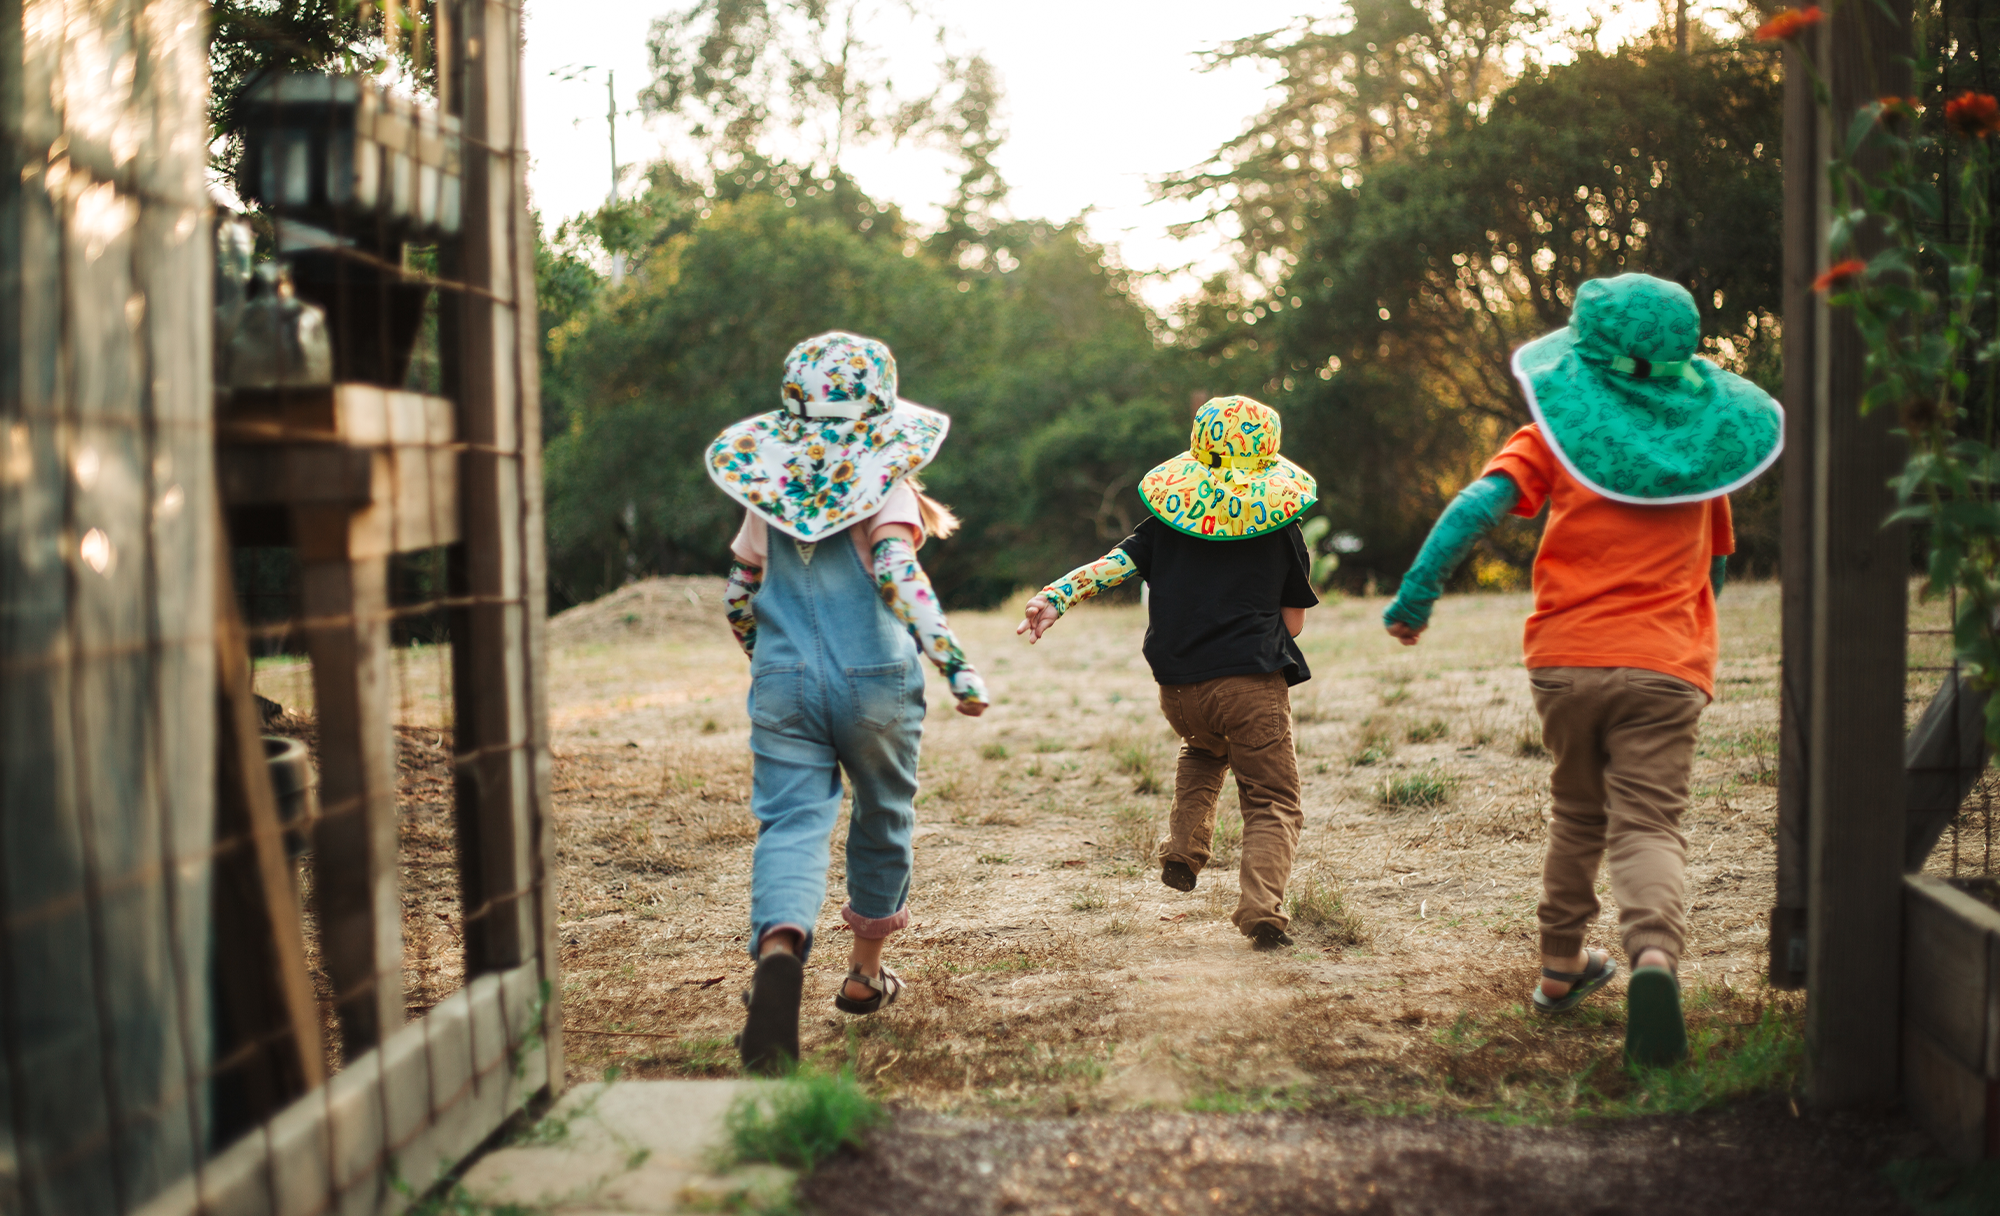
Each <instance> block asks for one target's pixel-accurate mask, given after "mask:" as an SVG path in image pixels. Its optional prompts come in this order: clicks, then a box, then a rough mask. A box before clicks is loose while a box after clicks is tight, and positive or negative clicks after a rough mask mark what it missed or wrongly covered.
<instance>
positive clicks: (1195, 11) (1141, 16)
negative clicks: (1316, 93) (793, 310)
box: [526, 0, 1706, 306]
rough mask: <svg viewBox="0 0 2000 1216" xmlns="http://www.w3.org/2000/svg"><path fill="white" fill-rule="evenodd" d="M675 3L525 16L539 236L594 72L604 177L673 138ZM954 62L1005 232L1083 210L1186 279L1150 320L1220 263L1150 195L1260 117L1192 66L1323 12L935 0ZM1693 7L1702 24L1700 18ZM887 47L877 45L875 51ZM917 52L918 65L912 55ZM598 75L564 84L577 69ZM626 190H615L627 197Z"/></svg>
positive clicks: (1187, 2)
mask: <svg viewBox="0 0 2000 1216" xmlns="http://www.w3.org/2000/svg"><path fill="white" fill-rule="evenodd" d="M676 7H680V3H678V2H677V0H568V2H567V3H558V2H557V0H530V3H529V4H528V7H527V50H526V55H527V60H526V69H527V70H526V77H527V80H526V84H527V106H528V110H527V125H528V147H529V149H530V151H531V153H532V154H533V157H534V161H533V167H532V169H531V170H530V179H529V180H530V186H531V189H532V191H533V194H534V197H535V201H536V204H537V205H538V206H539V207H540V208H541V211H542V216H543V219H544V221H545V222H546V223H549V224H551V225H553V224H554V223H556V222H558V221H560V220H561V219H563V218H566V217H568V216H571V215H574V214H576V213H577V212H580V211H587V210H591V209H593V208H595V207H597V206H598V205H599V204H600V203H601V202H602V201H603V199H604V197H605V194H606V192H607V190H608V189H609V187H610V179H611V169H610V153H609V150H608V140H607V131H606V125H605V110H606V108H607V98H606V95H605V71H606V70H609V71H611V72H614V73H615V74H616V83H617V96H618V106H619V108H620V110H621V111H625V113H623V114H622V115H621V117H620V119H619V123H618V160H619V162H620V163H621V164H623V165H628V166H630V165H638V164H644V163H645V162H646V161H648V160H651V159H653V158H654V157H655V156H657V155H658V154H659V152H660V151H661V149H662V147H663V146H665V145H664V141H665V140H666V139H668V138H670V137H671V135H672V132H671V131H670V130H668V129H667V128H666V124H663V123H648V122H647V120H645V119H644V118H643V117H641V116H640V115H638V114H637V113H633V112H632V111H634V110H635V109H636V105H637V103H636V97H637V94H638V92H639V90H640V89H641V88H642V87H643V86H644V85H645V84H646V82H647V81H648V79H649V72H648V67H647V62H646V35H647V31H648V29H649V28H650V26H651V23H652V19H653V18H654V17H655V16H657V15H659V14H660V13H662V12H665V11H667V10H668V9H671V8H676ZM930 7H931V9H932V11H933V12H935V13H936V14H937V15H938V16H939V17H940V18H942V19H943V20H944V21H945V22H946V24H948V25H949V26H950V27H951V28H952V29H953V31H954V32H955V34H956V40H955V44H956V46H957V47H958V48H960V49H963V50H973V49H976V50H979V51H982V52H984V53H985V55H986V57H987V58H988V60H989V61H991V62H992V63H993V64H994V66H995V67H996V68H997V69H998V70H999V72H1000V74H1001V78H1002V84H1003V87H1004V90H1005V99H1006V100H1005V106H1006V109H1005V127H1006V131H1007V142H1006V144H1005V146H1004V147H1003V148H1002V149H1001V153H1000V156H999V164H1000V168H1001V172H1002V174H1003V175H1004V176H1005V177H1006V179H1007V182H1008V184H1009V185H1010V186H1011V187H1012V193H1011V194H1010V196H1009V198H1008V203H1007V208H1008V210H1009V211H1010V212H1011V213H1012V214H1013V215H1015V216H1017V217H1022V218H1029V217H1041V218H1049V219H1056V220H1066V219H1070V218H1073V217H1075V216H1077V215H1080V214H1083V213H1084V212H1085V211H1089V213H1090V217H1089V220H1088V228H1089V231H1090V233H1091V235H1092V236H1093V237H1095V238H1096V239H1097V240H1099V241H1101V242H1103V243H1105V244H1106V245H1109V246H1112V247H1114V248H1115V249H1116V251H1117V253H1118V256H1119V257H1120V258H1121V259H1122V260H1123V262H1124V264H1125V265H1127V266H1129V267H1131V268H1133V269H1135V270H1144V271H1156V270H1170V269H1172V268H1176V267H1180V266H1183V265H1186V264H1190V263H1192V264H1194V266H1195V267H1196V271H1195V272H1194V273H1187V272H1183V273H1178V274H1173V275H1171V276H1169V277H1162V278H1159V279H1157V280H1154V281H1152V282H1150V283H1149V284H1148V285H1147V286H1146V287H1145V289H1144V291H1145V295H1146V296H1147V298H1148V299H1149V300H1150V301H1151V302H1152V303H1153V304H1154V305H1155V306H1162V305H1165V304H1167V303H1169V302H1171V301H1172V300H1174V299H1176V298H1178V297H1180V296H1182V295H1185V294H1187V293H1188V292H1190V291H1192V290H1193V288H1194V287H1195V285H1196V284H1197V283H1198V282H1199V277H1200V276H1199V272H1200V271H1203V270H1208V269H1212V268H1215V267H1217V266H1218V265H1220V264H1221V263H1222V261H1223V258H1222V250H1221V246H1220V242H1219V239H1218V238H1215V237H1197V238H1194V239H1190V240H1188V241H1185V242H1177V241H1175V240H1173V239H1172V238H1171V237H1169V236H1168V234H1167V229H1168V227H1169V226H1170V225H1171V224H1173V223H1175V222H1177V221H1181V220H1185V219H1187V218H1190V217H1191V214H1192V209H1191V208H1190V207H1188V206H1187V205H1184V204H1170V203H1152V202H1151V201H1150V199H1151V196H1150V193H1149V191H1148V188H1147V183H1148V182H1150V181H1152V180H1154V179H1157V178H1159V177H1161V176H1162V175H1165V174H1168V173H1172V172H1174V171H1176V170H1180V169H1185V168H1188V167H1190V166H1193V165H1196V164H1198V163H1200V162H1201V161H1202V160H1204V159H1205V158H1206V157H1207V156H1208V154H1209V153H1210V152H1212V151H1214V149H1215V148H1217V147H1218V146H1220V145H1221V144H1222V143H1223V142H1225V141H1226V140H1228V139H1229V138H1230V137H1231V136H1233V135H1235V134H1237V133H1238V132H1239V131H1240V130H1241V129H1242V127H1243V124H1244V121H1245V120H1246V119H1247V118H1249V117H1250V116H1251V115H1252V114H1254V113H1256V112H1257V111H1258V110H1259V109H1260V108H1262V105H1263V102H1264V99H1265V95H1266V92H1267V90H1268V88H1269V85H1270V80H1269V78H1268V77H1267V76H1265V75H1264V74H1262V73H1260V72H1259V71H1258V70H1257V69H1255V68H1253V67H1248V66H1244V67H1237V68H1232V69H1229V70H1225V71H1215V72H1206V73H1204V72H1201V71H1200V70H1199V67H1200V63H1199V59H1198V54H1197V53H1198V52H1199V51H1201V50H1203V49H1205V48H1210V47H1213V46H1215V45H1216V44H1218V43H1221V42H1224V41H1227V40H1230V39H1233V38H1240V37H1243V36H1245V35H1248V34H1253V33H1258V32H1261V31H1264V30H1269V29H1274V28H1277V27H1279V26H1282V25H1285V24H1287V23H1288V22H1290V21H1291V20H1293V19H1294V18H1295V17H1296V16H1298V15H1299V14H1300V13H1302V12H1310V11H1315V10H1317V11H1331V10H1332V9H1333V8H1334V7H1335V6H1334V5H1332V4H1319V5H1314V4H1309V3H1303V2H1302V0H1226V2H1223V3H1217V2H1216V0H1200V2H1196V0H1148V2H1147V3H1144V4H1141V3H1138V2H1137V0H1008V2H1007V3H994V2H993V0H935V2H934V3H933V4H932V5H931V6H930ZM1555 7H1556V9H1557V11H1558V12H1574V13H1577V14H1579V15H1580V14H1582V13H1583V12H1585V11H1586V9H1589V10H1594V11H1597V12H1600V13H1610V14H1612V15H1611V16H1609V17H1607V20H1606V27H1607V28H1606V29H1605V31H1604V34H1603V36H1602V37H1601V39H1600V41H1601V43H1602V44H1604V45H1607V47H1608V46H1609V45H1612V44H1615V43H1616V42H1617V41H1618V39H1619V35H1621V34H1622V33H1624V32H1625V31H1626V30H1630V29H1643V28H1646V27H1648V26H1650V25H1651V24H1652V23H1653V22H1655V21H1656V20H1658V14H1659V12H1660V9H1659V8H1658V6H1657V4H1656V3H1655V2H1653V0H1638V2H1636V3H1614V4H1609V5H1607V4H1591V5H1586V4H1585V3H1583V2H1581V0H1557V3H1556V5H1555ZM1700 7H1706V5H1702V6H1700ZM885 41H887V40H886V39H885ZM919 49H920V50H921V48H919ZM586 65H588V66H590V67H592V68H594V69H596V70H595V71H593V72H590V73H586V74H584V75H583V77H582V78H581V79H572V80H565V79H563V78H562V77H563V76H564V75H574V74H575V70H576V69H577V68H580V67H583V66H586ZM843 163H844V164H846V166H847V167H848V170H849V172H851V173H853V174H854V175H855V177H856V178H857V179H858V180H859V181H860V183H861V185H862V187H863V188H864V189H866V190H868V191H869V192H870V193H872V194H875V195H876V196H877V197H884V198H888V199H891V200H893V201H895V202H896V203H898V204H900V205H901V206H902V207H903V209H904V211H905V213H906V214H908V215H910V216H911V217H912V218H913V219H915V220H916V221H917V222H919V223H925V222H929V221H930V220H932V219H933V218H934V217H935V216H936V215H937V208H938V205H939V204H940V203H942V202H943V201H944V200H945V199H946V198H948V197H949V195H950V189H951V179H950V178H949V177H948V176H947V172H946V170H947V168H948V162H947V161H946V160H945V159H944V157H943V156H942V155H939V154H935V153H930V152H926V151H922V150H912V149H909V148H900V149H898V148H889V147H886V146H879V145H878V146H874V147H870V148H866V149H863V150H862V151H860V152H859V153H850V154H849V155H848V156H846V157H844V158H843ZM631 182H632V178H631V177H630V176H629V175H628V177H627V187H628V189H629V188H630V186H631Z"/></svg>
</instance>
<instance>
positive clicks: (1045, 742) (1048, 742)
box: [1035, 739, 1069, 756]
mask: <svg viewBox="0 0 2000 1216" xmlns="http://www.w3.org/2000/svg"><path fill="white" fill-rule="evenodd" d="M1035 750H1036V751H1038V752H1040V753H1041V754H1042V755H1044V756H1046V755H1050V754H1052V753H1054V752H1066V751H1068V750H1069V744H1067V743H1064V742H1063V741H1062V740H1061V739H1037V740H1035Z"/></svg>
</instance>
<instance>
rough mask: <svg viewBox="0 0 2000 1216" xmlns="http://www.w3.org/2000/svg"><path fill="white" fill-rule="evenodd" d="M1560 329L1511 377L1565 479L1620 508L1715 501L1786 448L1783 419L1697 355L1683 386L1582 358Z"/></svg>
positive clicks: (1762, 398) (1540, 341) (1772, 404)
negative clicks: (1566, 475)
mask: <svg viewBox="0 0 2000 1216" xmlns="http://www.w3.org/2000/svg"><path fill="white" fill-rule="evenodd" d="M1576 342H1577V335H1576V331H1575V330H1573V329H1569V328H1564V329H1559V330H1557V331H1556V332H1554V333H1552V334H1547V335H1545V336H1543V337H1540V338H1537V339H1535V340H1534V341H1533V342H1530V343H1528V344H1526V345H1525V346H1522V347H1521V348H1520V349H1518V350H1516V351H1515V352H1514V358H1513V368H1514V378H1515V379H1516V380H1518V381H1519V382H1520V385H1521V392H1522V394H1523V395H1524V396H1526V397H1527V399H1528V409H1529V411H1530V412H1531V413H1532V414H1533V415H1534V418H1535V422H1536V424H1537V425H1538V426H1540V428H1541V431H1542V437H1543V438H1544V439H1546V440H1547V441H1548V444H1549V447H1550V448H1551V449H1553V450H1554V452H1555V454H1556V459H1558V460H1560V461H1561V462H1562V465H1563V468H1565V469H1566V470H1568V471H1569V474H1570V476H1572V477H1574V478H1576V479H1577V480H1578V481H1580V482H1582V483H1583V484H1584V485H1585V486H1587V487H1589V488H1590V489H1592V490H1594V491H1596V492H1597V493H1599V494H1602V495H1603V496H1604V497H1606V498H1609V499H1613V500H1615V501H1618V502H1629V503H1636V504H1640V505H1650V506H1664V505H1667V504H1670V503H1680V502H1701V501H1703V500H1705V499H1710V498H1717V497H1720V496H1722V495H1724V494H1728V493H1730V492H1731V491H1733V490H1736V489H1739V488H1741V487H1743V486H1745V485H1748V484H1749V483H1750V482H1752V481H1754V480H1755V479H1756V478H1757V477H1758V475H1759V474H1761V473H1763V472H1764V470H1766V469H1768V468H1770V467H1771V464H1772V462H1773V461H1775V460H1777V459H1778V455H1779V453H1781V452H1783V451H1784V447H1785V411H1784V409H1783V408H1782V407H1781V406H1779V404H1778V403H1777V402H1776V401H1774V400H1772V398H1771V395H1770V394H1769V393H1767V392H1765V391H1764V390H1763V389H1761V388H1758V387H1757V386H1756V385H1755V384H1753V383H1751V382H1750V381H1748V380H1746V379H1744V378H1743V377H1741V376H1739V375H1737V374H1735V373H1734V372H1729V371H1724V370H1723V369H1722V368H1720V367H1717V366H1716V365H1715V364H1714V363H1712V362H1710V361H1709V360H1707V359H1704V358H1701V357H1699V356H1697V357H1695V358H1694V359H1692V360H1691V364H1692V369H1691V374H1692V375H1693V376H1694V377H1695V378H1698V379H1699V380H1700V381H1701V387H1700V388H1699V389H1697V388H1695V387H1694V385H1693V384H1692V383H1690V382H1689V381H1688V380H1686V379H1681V378H1666V377H1661V378H1641V377H1637V376H1631V375H1627V374H1625V373H1623V372H1619V371H1614V370H1612V369H1611V368H1609V367H1605V366H1603V365H1602V364H1599V363H1596V362H1592V361H1591V360H1587V359H1585V358H1584V357H1583V356H1582V355H1580V354H1578V353H1577V350H1576Z"/></svg>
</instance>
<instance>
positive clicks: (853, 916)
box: [840, 904, 910, 941]
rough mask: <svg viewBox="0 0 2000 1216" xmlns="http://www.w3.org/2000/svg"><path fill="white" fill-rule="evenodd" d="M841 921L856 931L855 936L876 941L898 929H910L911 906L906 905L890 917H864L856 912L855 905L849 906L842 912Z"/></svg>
mask: <svg viewBox="0 0 2000 1216" xmlns="http://www.w3.org/2000/svg"><path fill="white" fill-rule="evenodd" d="M840 919H842V920H844V921H846V922H847V927H848V928H850V929H852V930H854V936H856V937H862V938H867V939H869V940H870V941H874V940H877V939H880V938H884V937H887V936H889V935H890V934H891V933H894V932H895V931H896V930H898V929H905V928H908V927H909V924H910V905H908V904H904V905H903V906H902V907H900V908H898V909H896V911H895V912H893V913H892V914H890V915H888V916H863V915H861V913H859V912H856V911H855V910H854V905H853V904H848V905H847V906H846V907H844V908H842V909H841V910H840Z"/></svg>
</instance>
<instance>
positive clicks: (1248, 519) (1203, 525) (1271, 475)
mask: <svg viewBox="0 0 2000 1216" xmlns="http://www.w3.org/2000/svg"><path fill="white" fill-rule="evenodd" d="M1139 497H1140V498H1141V499H1143V500H1144V501H1145V503H1146V509H1147V510H1148V511H1151V512H1152V513H1153V516H1154V518H1156V519H1158V520H1159V521H1160V522H1161V523H1163V524H1165V525H1167V526H1168V527H1169V528H1172V529H1174V530H1175V531H1177V532H1185V533H1187V534H1188V535H1189V536H1198V537H1201V538H1202V539H1203V540H1247V539H1248V538H1250V537H1252V536H1263V535H1264V534H1266V533H1269V532H1275V531H1277V530H1278V529H1280V528H1282V527H1284V526H1285V525H1286V524H1289V523H1291V522H1292V521H1293V520H1295V519H1297V518H1298V517H1299V516H1301V515H1303V514H1305V513H1306V511H1307V510H1309V509H1310V508H1311V507H1312V505H1313V503H1315V502H1317V501H1318V500H1319V483H1318V482H1316V481H1314V480H1313V475H1312V474H1311V473H1308V472H1306V471H1305V470H1304V469H1302V468H1300V467H1299V466H1297V465H1295V464H1293V463H1292V462H1291V461H1289V460H1286V459H1285V458H1284V457H1283V456H1276V457H1273V458H1272V460H1271V463H1270V464H1269V465H1268V466H1266V467H1265V468H1262V469H1229V468H1223V469H1211V468H1209V467H1208V466H1207V465H1205V464H1203V463H1202V462H1201V461H1199V460H1196V459H1195V457H1194V453H1193V452H1191V451H1189V452H1182V453H1181V454H1180V455H1178V456H1176V457H1174V458H1173V459H1172V460H1169V461H1167V462H1165V463H1164V464H1161V465H1159V466H1158V467H1156V468H1154V469H1153V471H1152V472H1150V473H1148V474H1146V475H1145V476H1144V477H1142V478H1140V479H1139Z"/></svg>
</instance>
